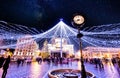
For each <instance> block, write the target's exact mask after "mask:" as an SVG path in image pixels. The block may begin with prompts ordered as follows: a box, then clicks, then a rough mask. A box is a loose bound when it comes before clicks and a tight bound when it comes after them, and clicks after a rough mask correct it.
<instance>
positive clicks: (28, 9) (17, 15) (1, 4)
mask: <svg viewBox="0 0 120 78" xmlns="http://www.w3.org/2000/svg"><path fill="white" fill-rule="evenodd" d="M74 13H81V14H82V15H84V16H85V20H86V21H85V27H90V26H94V25H102V24H112V23H120V1H119V0H0V20H3V21H6V22H11V23H16V24H21V25H25V26H28V27H35V28H37V29H38V30H39V29H42V30H46V29H49V28H51V27H52V26H54V25H55V24H56V23H57V22H59V19H60V18H63V19H64V21H65V22H66V23H67V24H68V25H71V19H72V16H73V14H74Z"/></svg>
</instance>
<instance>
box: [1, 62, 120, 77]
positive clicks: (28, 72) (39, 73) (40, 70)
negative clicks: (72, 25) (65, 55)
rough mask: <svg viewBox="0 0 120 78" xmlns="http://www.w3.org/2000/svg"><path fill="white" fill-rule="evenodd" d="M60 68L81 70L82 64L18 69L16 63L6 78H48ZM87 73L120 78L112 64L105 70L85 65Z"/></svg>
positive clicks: (33, 64)
mask: <svg viewBox="0 0 120 78" xmlns="http://www.w3.org/2000/svg"><path fill="white" fill-rule="evenodd" d="M59 68H72V69H81V65H80V62H72V63H70V64H63V65H60V64H58V65H55V64H48V63H47V62H42V63H41V64H38V63H37V62H33V63H32V64H24V65H23V66H22V65H21V66H19V67H17V65H16V64H15V63H13V64H10V67H9V69H8V73H7V76H6V78H48V77H47V75H48V72H50V71H51V70H53V69H59ZM85 68H86V70H87V71H89V72H91V73H93V74H94V75H96V78H120V75H119V72H118V69H117V66H113V65H112V64H104V69H99V68H95V65H92V64H89V63H85ZM1 75H2V69H0V77H1Z"/></svg>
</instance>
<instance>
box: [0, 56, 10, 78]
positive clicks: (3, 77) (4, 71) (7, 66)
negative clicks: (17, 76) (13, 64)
mask: <svg viewBox="0 0 120 78" xmlns="http://www.w3.org/2000/svg"><path fill="white" fill-rule="evenodd" d="M9 63H10V56H8V58H6V60H5V62H4V64H3V73H2V78H5V77H6V74H7V69H8V68H9Z"/></svg>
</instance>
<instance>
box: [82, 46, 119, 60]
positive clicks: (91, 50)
mask: <svg viewBox="0 0 120 78" xmlns="http://www.w3.org/2000/svg"><path fill="white" fill-rule="evenodd" d="M83 55H84V57H85V58H113V57H120V48H105V47H86V48H85V49H84V50H83Z"/></svg>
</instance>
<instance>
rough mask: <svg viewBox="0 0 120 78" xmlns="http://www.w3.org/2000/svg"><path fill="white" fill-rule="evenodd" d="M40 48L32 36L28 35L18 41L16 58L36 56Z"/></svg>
mask: <svg viewBox="0 0 120 78" xmlns="http://www.w3.org/2000/svg"><path fill="white" fill-rule="evenodd" d="M38 48H39V47H38V45H37V43H36V41H35V40H34V39H33V38H32V36H30V35H26V36H24V37H22V38H19V39H18V40H17V44H16V48H15V52H14V56H34V54H35V52H36V51H37V50H38Z"/></svg>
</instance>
